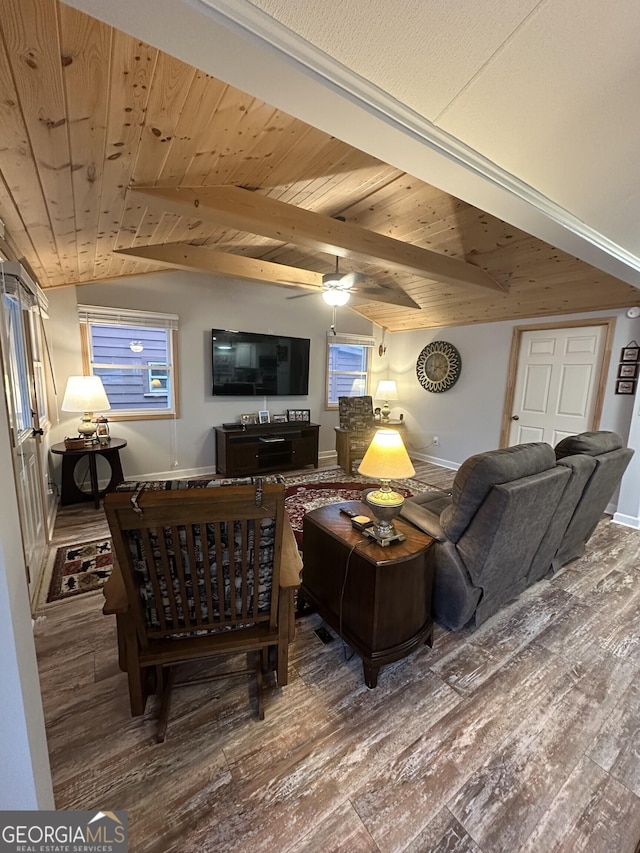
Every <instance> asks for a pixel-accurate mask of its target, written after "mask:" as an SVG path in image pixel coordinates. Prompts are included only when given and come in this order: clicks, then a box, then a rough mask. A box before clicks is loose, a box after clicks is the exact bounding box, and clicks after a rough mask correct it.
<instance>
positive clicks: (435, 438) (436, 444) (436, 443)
mask: <svg viewBox="0 0 640 853" xmlns="http://www.w3.org/2000/svg"><path fill="white" fill-rule="evenodd" d="M433 446H434V447H440V436H439V435H434V436H433Z"/></svg>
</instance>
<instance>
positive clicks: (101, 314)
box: [78, 305, 179, 330]
mask: <svg viewBox="0 0 640 853" xmlns="http://www.w3.org/2000/svg"><path fill="white" fill-rule="evenodd" d="M78 318H79V320H80V322H81V323H100V324H101V325H113V326H141V327H146V328H154V329H173V330H177V328H178V319H179V318H178V315H177V314H160V313H158V312H155V311H131V310H129V309H128V308H105V307H103V306H102V305H78Z"/></svg>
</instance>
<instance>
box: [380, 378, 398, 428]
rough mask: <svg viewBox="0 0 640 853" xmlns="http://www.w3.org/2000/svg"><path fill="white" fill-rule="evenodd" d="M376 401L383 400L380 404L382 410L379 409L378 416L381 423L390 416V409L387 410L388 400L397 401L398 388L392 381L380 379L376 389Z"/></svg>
mask: <svg viewBox="0 0 640 853" xmlns="http://www.w3.org/2000/svg"><path fill="white" fill-rule="evenodd" d="M375 397H376V400H384V403H383V404H382V408H381V409H380V414H381V416H382V420H383V421H388V420H389V415H390V414H391V409H390V408H389V400H397V399H398V388H397V386H396V383H395V381H394V380H393V379H381V380H380V381H379V382H378V387H377V389H376V395H375Z"/></svg>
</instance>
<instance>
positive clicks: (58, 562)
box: [47, 538, 113, 604]
mask: <svg viewBox="0 0 640 853" xmlns="http://www.w3.org/2000/svg"><path fill="white" fill-rule="evenodd" d="M112 568H113V553H112V550H111V539H110V538H106V539H96V540H95V541H93V542H80V543H76V544H74V545H63V546H62V547H61V548H58V550H57V552H56V556H55V561H54V564H53V572H52V575H51V581H50V583H49V591H48V593H47V604H49V603H50V602H52V601H61V600H62V599H63V598H71V596H74V595H80V594H81V593H83V592H93V591H94V590H96V589H100V588H101V587H102V586H103V585H104V583H105V581H106V580H107V578H108V577H109V575H110V574H111V570H112Z"/></svg>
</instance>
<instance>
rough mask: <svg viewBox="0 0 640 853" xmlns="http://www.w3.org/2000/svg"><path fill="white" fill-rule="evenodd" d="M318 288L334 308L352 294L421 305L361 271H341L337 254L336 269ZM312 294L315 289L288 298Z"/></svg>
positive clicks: (368, 299) (324, 278)
mask: <svg viewBox="0 0 640 853" xmlns="http://www.w3.org/2000/svg"><path fill="white" fill-rule="evenodd" d="M307 286H308V285H307ZM317 290H320V291H321V292H322V298H323V299H324V301H325V302H326V303H327V305H331V306H332V307H334V308H335V307H340V306H341V305H346V304H347V302H348V301H349V299H350V298H351V296H352V295H353V296H355V297H357V298H359V299H362V300H363V301H367V302H389V303H391V304H392V305H405V306H407V307H416V308H418V307H419V306H418V305H417V304H416V303H415V302H414V301H413V300H412V299H411V297H410V296H408V295H407V294H406V293H405V292H404V291H402V290H399V289H396V288H393V287H388V286H387V285H385V284H380V283H377V282H374V281H372V280H371V279H370V278H369V277H368V276H366V275H364V274H363V273H360V272H348V273H341V272H340V258H339V257H337V256H336V268H335V270H334V271H333V272H330V273H326V274H325V275H323V276H322V284H321V285H318V287H317ZM312 295H313V291H312V290H308V291H307V292H306V293H297V294H296V295H295V296H288V297H287V299H300V298H301V297H303V296H312Z"/></svg>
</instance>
